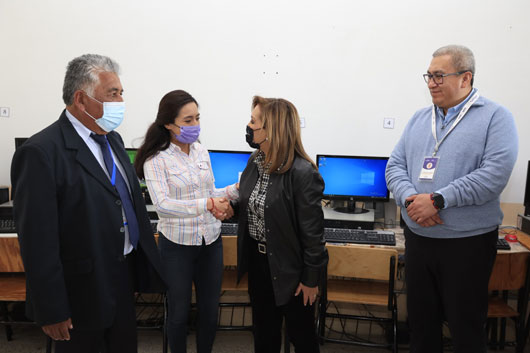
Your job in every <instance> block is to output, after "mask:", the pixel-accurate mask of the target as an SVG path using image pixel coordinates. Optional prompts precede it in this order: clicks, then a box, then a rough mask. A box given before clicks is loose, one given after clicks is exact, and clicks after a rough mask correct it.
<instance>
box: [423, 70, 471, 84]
mask: <svg viewBox="0 0 530 353" xmlns="http://www.w3.org/2000/svg"><path fill="white" fill-rule="evenodd" d="M468 71H469V70H464V71H458V72H452V73H450V74H423V79H424V80H425V83H427V84H428V83H429V81H430V80H431V79H433V80H434V83H436V84H437V85H441V84H443V83H444V77H447V76H458V75H462V74H463V73H464V72H468Z"/></svg>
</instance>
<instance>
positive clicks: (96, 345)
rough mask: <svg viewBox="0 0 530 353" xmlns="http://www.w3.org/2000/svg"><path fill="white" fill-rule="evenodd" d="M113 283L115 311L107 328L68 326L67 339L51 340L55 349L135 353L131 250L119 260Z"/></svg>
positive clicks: (80, 352) (77, 352) (63, 352)
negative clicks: (114, 282) (118, 272)
mask: <svg viewBox="0 0 530 353" xmlns="http://www.w3.org/2000/svg"><path fill="white" fill-rule="evenodd" d="M118 266H119V271H120V276H118V282H117V283H116V315H115V317H114V322H113V323H112V325H111V326H110V327H108V328H105V329H101V330H79V329H76V327H75V322H74V323H73V325H74V328H73V329H72V330H70V341H55V353H100V352H101V353H137V352H138V347H137V346H138V344H137V343H138V342H137V334H136V313H135V309H134V292H133V288H134V287H133V276H132V274H133V271H134V251H133V252H132V253H131V254H130V255H129V256H127V257H126V258H124V260H123V261H122V262H120V263H119V265H118Z"/></svg>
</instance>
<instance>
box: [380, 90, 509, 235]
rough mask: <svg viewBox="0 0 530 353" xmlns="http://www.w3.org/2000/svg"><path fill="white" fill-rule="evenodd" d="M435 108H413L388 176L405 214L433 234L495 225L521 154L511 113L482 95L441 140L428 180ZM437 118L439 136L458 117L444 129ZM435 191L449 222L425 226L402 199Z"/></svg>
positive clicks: (421, 231)
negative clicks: (426, 170) (425, 173)
mask: <svg viewBox="0 0 530 353" xmlns="http://www.w3.org/2000/svg"><path fill="white" fill-rule="evenodd" d="M474 92H475V90H474V91H473V92H471V94H470V95H472V94H473V93H474ZM468 99H469V96H468ZM463 103H465V102H463ZM461 105H462V104H461ZM461 105H459V107H457V108H461ZM431 109H432V106H430V107H427V108H424V109H421V110H419V111H417V112H416V113H415V114H414V116H413V117H412V118H411V119H410V121H409V122H408V124H407V126H406V127H405V131H404V132H403V135H402V136H401V139H400V140H399V142H398V144H397V145H396V147H395V148H394V151H393V152H392V155H391V156H390V159H389V161H388V164H387V169H386V181H387V184H388V187H389V189H390V190H391V191H392V193H393V194H394V198H395V199H396V203H397V204H398V206H401V214H402V215H403V219H404V220H405V222H406V223H407V225H408V226H409V228H410V230H411V231H413V232H414V233H416V234H419V235H423V236H426V237H432V238H461V237H468V236H473V235H478V234H483V233H486V232H489V231H492V230H494V229H495V228H496V227H497V226H498V225H499V224H501V223H502V218H503V214H502V211H501V209H500V198H499V196H500V194H501V192H502V190H503V189H504V187H505V186H506V184H507V183H508V179H509V178H510V174H511V172H512V169H513V166H514V164H515V160H516V158H517V149H518V137H517V130H516V128H515V122H514V119H513V116H512V114H511V113H510V112H509V111H508V110H507V109H506V108H504V107H502V106H500V105H499V104H497V103H494V102H492V101H491V100H489V99H487V98H484V97H482V96H480V97H479V99H478V100H477V101H476V102H475V103H474V104H473V105H472V106H471V107H470V109H469V111H468V112H467V114H466V115H465V116H464V118H463V119H462V120H461V121H460V123H459V124H458V125H457V126H456V127H455V129H454V130H453V131H452V132H451V133H450V134H449V136H447V138H446V139H445V141H444V142H443V143H442V144H441V146H440V149H439V151H438V153H437V156H438V157H440V160H439V162H438V166H437V168H436V172H435V175H434V179H433V180H432V181H424V180H419V179H418V177H419V175H420V171H421V168H422V163H423V159H424V158H425V157H426V156H431V155H432V153H433V151H434V145H435V141H434V137H433V136H432V132H431ZM458 110H460V109H458ZM436 119H437V124H436V127H437V138H438V141H439V140H441V139H442V138H443V136H444V134H445V133H447V131H448V130H449V128H450V127H451V125H452V124H453V121H451V122H450V123H449V124H448V126H447V127H446V128H445V129H444V130H442V129H441V127H442V117H441V116H440V115H439V114H437V118H436ZM451 120H454V114H453V115H452V117H451ZM432 192H438V193H441V194H442V195H443V196H444V199H445V207H444V209H443V210H440V211H439V215H440V217H441V218H442V220H443V222H444V224H442V225H436V226H433V227H421V226H420V225H418V224H417V223H416V222H414V221H412V220H411V219H410V218H409V217H408V215H407V212H406V209H405V208H404V206H403V205H404V203H405V199H406V198H407V197H409V196H411V195H414V194H422V193H432Z"/></svg>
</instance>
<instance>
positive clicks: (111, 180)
mask: <svg viewBox="0 0 530 353" xmlns="http://www.w3.org/2000/svg"><path fill="white" fill-rule="evenodd" d="M107 147H108V148H109V153H110V158H111V159H112V175H111V177H110V183H111V184H112V186H116V163H114V157H112V151H111V149H110V144H109V143H108V142H107Z"/></svg>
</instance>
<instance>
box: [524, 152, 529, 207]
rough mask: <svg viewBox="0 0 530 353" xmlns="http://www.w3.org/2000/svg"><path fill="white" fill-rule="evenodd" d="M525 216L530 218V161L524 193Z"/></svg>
mask: <svg viewBox="0 0 530 353" xmlns="http://www.w3.org/2000/svg"><path fill="white" fill-rule="evenodd" d="M524 207H525V211H524V215H525V216H530V161H528V168H527V169H526V188H525V192H524Z"/></svg>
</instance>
